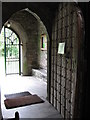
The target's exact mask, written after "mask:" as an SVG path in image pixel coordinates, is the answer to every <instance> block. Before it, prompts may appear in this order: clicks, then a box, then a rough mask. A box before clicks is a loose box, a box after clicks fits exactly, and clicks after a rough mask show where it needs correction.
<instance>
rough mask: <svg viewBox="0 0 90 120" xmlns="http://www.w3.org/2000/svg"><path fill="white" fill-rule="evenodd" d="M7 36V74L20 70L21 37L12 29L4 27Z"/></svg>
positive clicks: (5, 36) (17, 72)
mask: <svg viewBox="0 0 90 120" xmlns="http://www.w3.org/2000/svg"><path fill="white" fill-rule="evenodd" d="M4 38H5V41H4V42H5V72H6V74H19V72H20V69H19V68H20V59H19V58H20V57H19V53H20V45H19V38H18V37H17V35H16V34H15V33H14V32H13V31H12V30H10V29H8V28H4Z"/></svg>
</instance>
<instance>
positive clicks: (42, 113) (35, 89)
mask: <svg viewBox="0 0 90 120" xmlns="http://www.w3.org/2000/svg"><path fill="white" fill-rule="evenodd" d="M0 82H1V109H2V115H3V118H13V117H14V116H15V112H16V111H18V112H19V115H20V118H61V115H60V114H59V112H58V111H57V110H56V109H55V108H54V107H53V106H52V105H51V104H50V103H49V102H48V101H47V100H46V97H47V83H46V82H44V81H42V80H41V79H37V78H36V77H33V76H32V77H29V76H28V77H27V76H25V77H24V76H19V75H17V76H16V75H11V76H7V77H3V78H2V80H1V81H0ZM24 91H29V92H30V93H31V94H37V95H38V96H40V97H41V98H42V99H43V100H45V102H44V103H40V104H34V105H28V106H24V107H18V108H13V109H6V108H5V105H4V99H5V97H4V94H12V93H18V92H24Z"/></svg>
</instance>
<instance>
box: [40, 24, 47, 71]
mask: <svg viewBox="0 0 90 120" xmlns="http://www.w3.org/2000/svg"><path fill="white" fill-rule="evenodd" d="M43 35H45V36H46V39H47V41H49V37H48V33H47V30H46V28H45V26H44V25H43V23H42V22H40V68H41V69H45V70H47V49H46V50H42V49H41V44H42V43H41V39H42V36H43Z"/></svg>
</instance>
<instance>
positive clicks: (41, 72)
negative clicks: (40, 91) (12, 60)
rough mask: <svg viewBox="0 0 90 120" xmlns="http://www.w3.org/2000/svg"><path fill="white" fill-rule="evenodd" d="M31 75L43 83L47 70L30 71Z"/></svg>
mask: <svg viewBox="0 0 90 120" xmlns="http://www.w3.org/2000/svg"><path fill="white" fill-rule="evenodd" d="M32 75H34V76H35V77H37V78H40V79H42V80H43V81H45V82H47V70H44V69H32Z"/></svg>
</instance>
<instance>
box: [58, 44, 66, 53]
mask: <svg viewBox="0 0 90 120" xmlns="http://www.w3.org/2000/svg"><path fill="white" fill-rule="evenodd" d="M64 50H65V42H63V43H59V45H58V54H64Z"/></svg>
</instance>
